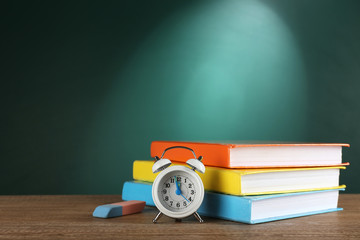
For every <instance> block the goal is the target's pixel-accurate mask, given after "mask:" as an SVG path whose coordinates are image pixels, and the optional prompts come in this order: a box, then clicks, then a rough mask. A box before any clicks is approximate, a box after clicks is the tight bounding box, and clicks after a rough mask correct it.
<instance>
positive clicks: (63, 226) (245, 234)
mask: <svg viewBox="0 0 360 240" xmlns="http://www.w3.org/2000/svg"><path fill="white" fill-rule="evenodd" d="M120 199H121V197H120V196H119V195H117V196H115V195H110V196H109V195H96V196H92V195H88V196H87V195H82V196H0V239H147V240H148V239H166V240H174V239H185V240H190V239H250V238H251V239H343V240H345V239H360V194H341V195H340V203H339V206H340V207H343V208H344V209H345V210H344V211H341V212H333V213H326V214H320V215H313V216H308V217H300V218H294V219H289V220H282V221H276V222H270V223H263V224H258V225H247V224H242V223H236V222H230V221H222V220H218V219H213V218H206V217H204V220H205V223H203V224H200V223H198V222H197V221H196V220H195V219H194V218H189V219H186V220H184V221H183V222H181V223H180V222H175V221H174V220H172V219H169V218H167V217H162V218H161V219H160V220H159V223H157V224H153V223H152V222H151V220H152V219H153V217H154V215H155V214H156V210H155V209H154V208H146V209H145V210H144V212H143V213H141V214H134V215H128V216H124V217H118V218H112V219H99V218H93V217H92V211H93V210H94V209H95V207H96V206H98V205H102V204H106V203H113V202H119V201H120Z"/></svg>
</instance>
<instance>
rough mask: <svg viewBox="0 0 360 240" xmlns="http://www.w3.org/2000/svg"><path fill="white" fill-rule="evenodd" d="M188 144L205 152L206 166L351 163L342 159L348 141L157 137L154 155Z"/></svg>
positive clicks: (174, 154) (174, 155)
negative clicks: (209, 140)
mask: <svg viewBox="0 0 360 240" xmlns="http://www.w3.org/2000/svg"><path fill="white" fill-rule="evenodd" d="M173 146H184V147H188V148H191V149H193V150H194V152H195V154H196V156H197V157H199V156H203V160H202V161H203V163H204V164H205V165H206V166H214V167H225V168H272V167H322V166H340V165H349V163H342V147H350V145H349V144H346V143H241V144H240V143H205V142H177V141H154V142H152V143H151V157H155V156H158V157H160V156H161V155H162V153H163V151H164V150H165V149H166V148H168V147H173ZM164 158H168V159H170V160H173V161H178V162H186V161H187V160H188V159H190V158H194V156H193V155H192V153H191V152H190V151H188V150H186V149H180V148H177V149H172V150H170V151H167V152H166V153H165V155H164Z"/></svg>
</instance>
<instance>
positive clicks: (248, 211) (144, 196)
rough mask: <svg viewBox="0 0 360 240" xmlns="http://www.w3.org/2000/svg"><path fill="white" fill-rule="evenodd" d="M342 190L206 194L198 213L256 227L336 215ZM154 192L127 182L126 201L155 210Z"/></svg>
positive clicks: (139, 184) (146, 185)
mask: <svg viewBox="0 0 360 240" xmlns="http://www.w3.org/2000/svg"><path fill="white" fill-rule="evenodd" d="M339 190H344V189H333V190H322V191H310V192H299V193H288V194H272V195H261V196H247V197H240V196H233V195H226V194H219V193H213V192H205V197H204V201H203V203H202V205H201V206H200V208H199V209H198V213H199V214H200V215H202V216H208V217H214V218H220V219H225V220H231V221H235V222H243V223H249V224H255V223H263V222H270V221H276V220H282V219H287V218H295V217H301V216H308V215H313V214H319V213H327V212H334V211H340V210H342V208H338V207H337V205H338V197H339ZM151 191H152V185H151V183H147V182H139V181H131V182H125V183H124V187H123V192H122V198H123V200H139V201H145V202H146V205H148V206H155V204H154V202H153V199H152V193H151Z"/></svg>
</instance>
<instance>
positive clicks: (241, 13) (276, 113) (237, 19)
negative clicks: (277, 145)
mask: <svg viewBox="0 0 360 240" xmlns="http://www.w3.org/2000/svg"><path fill="white" fill-rule="evenodd" d="M2 10H3V14H1V17H0V18H1V21H0V22H1V25H2V42H3V44H1V57H0V58H1V71H0V79H1V83H2V86H1V90H2V93H1V100H2V101H1V105H2V108H1V109H2V113H1V120H0V121H1V129H2V130H1V134H0V140H1V142H0V143H1V149H2V150H1V151H0V159H1V160H2V167H1V170H0V171H1V174H0V178H1V179H0V180H1V181H0V189H1V190H0V194H75V193H76V194H113V193H114V194H118V193H121V189H122V183H123V182H124V181H125V180H129V179H131V177H132V162H133V161H134V160H146V159H150V143H151V141H153V140H200V141H201V140H218V141H221V140H262V141H264V140H273V141H274V140H276V141H303V142H346V143H350V144H351V145H352V147H351V148H350V149H345V151H344V155H343V157H344V160H345V161H350V162H351V165H350V167H348V170H346V171H343V172H342V175H341V183H344V184H347V185H348V191H347V192H353V193H354V192H360V187H359V185H358V183H359V181H360V179H359V178H358V177H357V173H358V172H359V171H360V164H359V163H358V162H359V161H357V156H358V153H359V151H360V147H359V144H360V138H359V136H360V135H359V134H360V133H359V127H358V123H359V122H360V110H359V107H358V103H359V94H358V92H359V90H360V82H359V78H360V57H359V56H360V45H359V42H360V15H359V14H358V13H359V12H360V4H359V2H358V1H334V0H330V1H323V0H320V1H315V2H314V1H308V0H306V1H285V0H270V1H250V0H246V1H241V0H228V1H145V0H139V1H110V2H101V1H96V2H95V1H86V2H78V1H76V2H68V3H66V2H42V3H40V2H33V1H31V2H29V1H20V2H19V1H17V2H8V3H5V4H4V7H2Z"/></svg>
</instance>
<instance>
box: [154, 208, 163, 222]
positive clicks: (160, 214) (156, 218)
mask: <svg viewBox="0 0 360 240" xmlns="http://www.w3.org/2000/svg"><path fill="white" fill-rule="evenodd" d="M162 215H163V214H162V212H160V211H159V213H158V214H157V215H156V217H155V218H154V220H153V223H156V222H157V220H158V219H159V218H160V217H161V216H162Z"/></svg>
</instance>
